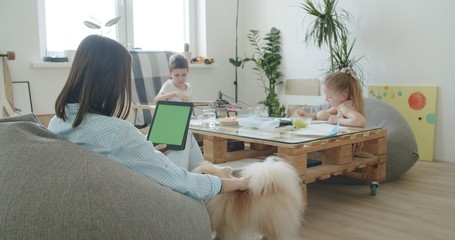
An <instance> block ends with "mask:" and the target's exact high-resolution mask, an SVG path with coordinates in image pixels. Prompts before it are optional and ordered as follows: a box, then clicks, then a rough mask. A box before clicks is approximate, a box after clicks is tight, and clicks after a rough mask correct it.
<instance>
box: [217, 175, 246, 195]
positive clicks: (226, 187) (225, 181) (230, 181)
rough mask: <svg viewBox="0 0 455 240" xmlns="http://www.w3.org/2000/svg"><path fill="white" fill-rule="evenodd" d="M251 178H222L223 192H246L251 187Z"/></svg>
mask: <svg viewBox="0 0 455 240" xmlns="http://www.w3.org/2000/svg"><path fill="white" fill-rule="evenodd" d="M250 178H251V177H247V178H244V177H241V178H221V185H222V186H221V192H220V193H227V192H233V191H245V190H247V189H248V187H249V185H250Z"/></svg>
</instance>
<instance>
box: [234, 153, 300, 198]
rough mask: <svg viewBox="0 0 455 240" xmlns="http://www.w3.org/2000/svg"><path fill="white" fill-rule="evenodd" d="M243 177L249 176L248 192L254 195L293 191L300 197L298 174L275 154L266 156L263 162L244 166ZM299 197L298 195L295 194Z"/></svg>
mask: <svg viewBox="0 0 455 240" xmlns="http://www.w3.org/2000/svg"><path fill="white" fill-rule="evenodd" d="M241 175H242V176H243V177H251V178H250V189H249V190H250V192H251V193H252V194H254V195H263V194H271V193H285V192H286V193H295V194H296V195H300V197H301V195H302V194H301V187H300V182H301V179H300V176H299V175H298V173H297V172H296V170H295V169H294V167H292V166H291V165H290V164H289V163H287V162H285V160H282V159H280V158H279V157H276V156H271V157H268V158H267V159H266V160H264V161H263V162H257V163H253V164H250V165H248V166H246V167H245V168H244V169H243V170H242V171H241ZM295 197H296V198H299V196H295Z"/></svg>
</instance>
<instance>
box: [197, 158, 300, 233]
mask: <svg viewBox="0 0 455 240" xmlns="http://www.w3.org/2000/svg"><path fill="white" fill-rule="evenodd" d="M193 172H198V173H207V174H212V175H216V176H218V177H222V178H230V177H233V175H232V173H233V172H232V168H230V167H219V166H215V165H213V164H212V163H210V162H207V161H205V162H203V163H202V164H201V165H200V166H199V167H197V168H196V169H194V170H193ZM238 176H239V177H247V178H248V177H249V178H250V182H249V188H248V190H246V191H235V192H229V193H222V194H218V195H217V196H215V197H214V198H212V199H210V200H208V201H206V207H207V211H208V213H209V215H210V219H211V223H212V231H213V232H215V233H216V237H215V239H221V240H239V239H255V237H257V236H260V235H263V236H264V238H263V239H268V240H275V239H276V240H292V239H298V234H299V230H300V227H301V224H302V222H303V213H304V202H303V195H302V189H301V186H300V182H301V180H300V177H299V175H298V174H297V172H296V171H295V169H294V168H293V167H292V166H291V165H290V164H288V163H286V162H285V161H284V160H282V159H280V158H278V157H275V156H271V157H268V158H267V159H266V160H265V161H262V162H256V163H252V164H250V165H248V166H246V167H244V168H241V169H239V171H238Z"/></svg>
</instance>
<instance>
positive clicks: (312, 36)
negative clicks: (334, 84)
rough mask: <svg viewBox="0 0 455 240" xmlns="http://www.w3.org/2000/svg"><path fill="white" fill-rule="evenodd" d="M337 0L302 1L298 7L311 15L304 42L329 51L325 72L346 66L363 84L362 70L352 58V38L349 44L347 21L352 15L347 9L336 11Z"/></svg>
mask: <svg viewBox="0 0 455 240" xmlns="http://www.w3.org/2000/svg"><path fill="white" fill-rule="evenodd" d="M336 6H337V0H323V3H322V4H317V5H316V4H314V3H313V2H312V1H311V0H305V2H304V3H301V4H300V7H301V8H302V9H303V10H304V11H305V12H306V13H307V14H308V15H310V16H311V17H313V21H312V22H311V23H310V25H309V27H308V29H307V32H306V34H305V42H307V43H308V42H311V41H312V42H313V43H314V44H316V46H317V47H319V48H322V47H323V46H324V45H325V47H326V48H327V49H328V51H329V53H330V67H329V69H328V70H327V72H329V73H330V72H334V71H337V70H341V69H343V68H345V67H350V68H351V69H352V70H353V72H354V74H355V75H357V78H358V79H359V81H360V82H361V83H362V85H364V86H365V84H364V81H363V73H362V72H363V71H362V68H361V66H360V65H359V64H356V63H357V62H358V61H359V60H360V59H362V58H363V57H361V58H358V59H357V60H356V59H355V58H354V57H351V53H352V49H353V47H354V44H355V40H354V41H353V42H352V43H351V45H349V41H348V34H349V31H348V29H347V26H346V23H348V22H350V21H351V20H352V15H351V14H350V13H349V12H347V11H346V10H343V9H341V10H337V9H336Z"/></svg>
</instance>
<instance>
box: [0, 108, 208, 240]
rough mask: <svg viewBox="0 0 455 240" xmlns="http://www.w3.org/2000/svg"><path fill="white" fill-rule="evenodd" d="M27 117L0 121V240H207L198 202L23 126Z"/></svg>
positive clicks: (203, 213) (205, 222)
mask: <svg viewBox="0 0 455 240" xmlns="http://www.w3.org/2000/svg"><path fill="white" fill-rule="evenodd" d="M33 118H34V117H33V115H29V116H21V117H19V118H9V119H1V120H0V152H1V155H0V233H1V234H0V239H198V240H199V239H210V220H209V216H208V214H207V211H206V209H205V206H204V205H203V203H202V202H201V201H197V200H194V199H192V198H189V197H187V196H184V195H181V194H179V193H176V192H174V191H172V190H170V189H168V188H165V187H162V186H160V185H158V184H156V183H154V182H152V181H150V180H148V179H147V178H145V177H143V176H140V175H138V174H136V173H134V172H132V171H130V170H128V169H127V168H125V167H123V166H121V165H119V164H117V163H116V162H114V161H112V160H110V159H108V158H105V157H104V156H101V155H99V154H96V153H94V152H91V151H88V150H85V149H83V148H81V147H79V146H77V145H75V144H73V143H71V142H69V141H67V140H64V139H61V138H60V137H59V136H57V135H55V134H53V133H51V132H49V131H48V130H47V129H45V128H44V127H42V126H41V125H40V124H38V123H34V122H30V121H26V120H33ZM24 120H25V121H24Z"/></svg>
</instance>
